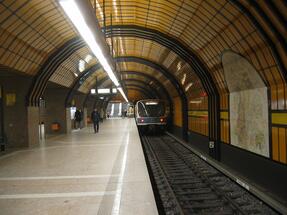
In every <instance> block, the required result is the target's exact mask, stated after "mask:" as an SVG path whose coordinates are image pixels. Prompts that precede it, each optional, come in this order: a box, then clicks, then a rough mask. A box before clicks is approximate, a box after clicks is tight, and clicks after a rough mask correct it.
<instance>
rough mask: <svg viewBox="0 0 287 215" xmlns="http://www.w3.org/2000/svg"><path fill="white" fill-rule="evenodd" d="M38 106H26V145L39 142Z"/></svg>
mask: <svg viewBox="0 0 287 215" xmlns="http://www.w3.org/2000/svg"><path fill="white" fill-rule="evenodd" d="M39 114H40V112H39V107H27V129H28V146H29V147H31V146H35V145H38V144H39V139H40V137H39V117H40V115H39Z"/></svg>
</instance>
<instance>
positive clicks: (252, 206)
mask: <svg viewBox="0 0 287 215" xmlns="http://www.w3.org/2000/svg"><path fill="white" fill-rule="evenodd" d="M142 144H143V147H144V150H145V155H146V157H147V160H148V162H149V167H150V170H151V171H152V175H153V179H154V181H155V184H156V187H157V188H156V189H157V190H158V194H159V196H160V200H161V203H162V208H163V210H164V212H162V214H212V215H215V214H278V213H277V212H276V211H274V210H273V209H272V208H270V207H269V206H268V205H266V204H264V203H263V202H262V201H260V200H259V199H257V198H256V197H254V196H253V195H252V194H250V193H249V192H247V191H246V190H245V189H243V188H242V187H240V186H239V185H238V184H236V183H235V182H234V181H232V180H230V179H229V178H228V177H226V176H225V175H224V174H222V173H221V172H219V171H218V170H216V169H215V168H213V167H212V166H210V165H209V164H207V163H206V162H204V161H203V160H202V159H200V158H199V157H198V156H197V155H195V154H193V153H192V152H191V151H190V150H189V149H187V148H186V147H184V146H183V145H182V144H181V143H179V142H177V141H176V140H174V139H173V138H172V137H170V136H168V135H163V136H142Z"/></svg>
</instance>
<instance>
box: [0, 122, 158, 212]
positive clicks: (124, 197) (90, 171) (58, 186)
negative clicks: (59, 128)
mask: <svg viewBox="0 0 287 215" xmlns="http://www.w3.org/2000/svg"><path fill="white" fill-rule="evenodd" d="M0 214H1V215H3V214H5V215H6V214H7V215H13V214H17V215H18V214H21V215H26V214H33V215H35V214H61V215H64V214H69V215H70V214H77V215H79V214H84V215H86V214H93V215H94V214H100V215H106V214H113V215H116V214H122V215H141V214H142V215H153V214H158V213H157V209H156V204H155V200H154V196H153V192H152V188H151V184H150V180H149V176H148V172H147V168H146V164H145V160H144V155H143V151H142V147H141V144H140V140H139V136H138V132H137V130H136V125H135V122H134V120H133V119H111V120H106V121H105V122H104V123H102V124H100V132H99V133H97V134H95V133H93V130H92V128H91V127H89V128H85V129H82V130H81V131H76V132H73V133H72V134H70V135H62V136H58V137H54V138H51V139H50V140H48V141H46V143H45V144H43V145H42V146H40V147H37V148H33V149H27V150H22V151H17V152H13V153H10V154H7V155H4V156H1V157H0Z"/></svg>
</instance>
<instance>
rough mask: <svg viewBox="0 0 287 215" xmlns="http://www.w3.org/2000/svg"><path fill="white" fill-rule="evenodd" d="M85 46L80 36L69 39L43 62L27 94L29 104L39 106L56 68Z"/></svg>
mask: <svg viewBox="0 0 287 215" xmlns="http://www.w3.org/2000/svg"><path fill="white" fill-rule="evenodd" d="M84 46H85V43H84V41H82V40H81V39H80V38H79V37H76V38H74V39H72V40H69V41H68V42H66V43H65V44H64V45H62V46H61V47H60V48H59V49H57V51H56V52H54V53H53V54H51V56H50V57H49V58H48V60H47V61H46V62H45V63H44V64H43V66H42V67H41V69H40V71H39V72H38V73H37V75H36V76H35V77H34V81H33V84H32V85H31V87H30V90H29V92H28V95H27V105H29V106H39V101H40V98H41V96H42V95H43V92H44V90H45V89H46V86H47V83H48V80H49V79H50V77H51V76H52V75H53V73H54V72H55V70H56V69H57V68H58V67H59V65H61V63H63V62H64V61H65V60H66V59H67V58H68V57H69V56H71V55H72V54H73V53H74V52H75V51H77V50H78V49H80V48H82V47H84Z"/></svg>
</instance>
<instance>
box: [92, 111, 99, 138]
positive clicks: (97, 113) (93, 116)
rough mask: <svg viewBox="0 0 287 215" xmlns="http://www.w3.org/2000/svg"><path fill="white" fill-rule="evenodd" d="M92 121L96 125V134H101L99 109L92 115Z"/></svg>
mask: <svg viewBox="0 0 287 215" xmlns="http://www.w3.org/2000/svg"><path fill="white" fill-rule="evenodd" d="M91 119H92V121H93V124H94V130H95V133H97V132H99V122H100V114H99V112H98V110H97V108H95V109H94V110H93V112H92V114H91Z"/></svg>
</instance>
